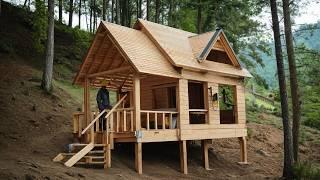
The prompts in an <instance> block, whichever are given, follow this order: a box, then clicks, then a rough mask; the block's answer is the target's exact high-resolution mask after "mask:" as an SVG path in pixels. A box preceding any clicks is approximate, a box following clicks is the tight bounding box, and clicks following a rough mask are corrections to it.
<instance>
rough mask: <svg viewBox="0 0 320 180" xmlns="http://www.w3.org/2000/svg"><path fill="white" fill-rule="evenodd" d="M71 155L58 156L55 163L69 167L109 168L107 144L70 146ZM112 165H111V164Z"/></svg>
mask: <svg viewBox="0 0 320 180" xmlns="http://www.w3.org/2000/svg"><path fill="white" fill-rule="evenodd" d="M69 146H70V147H71V149H70V151H71V152H69V153H60V154H58V155H57V156H56V157H55V158H54V159H53V161H54V162H62V163H64V165H66V166H67V167H71V166H73V165H103V167H108V161H109V159H110V158H109V157H108V152H107V151H108V150H107V145H105V144H92V143H90V144H70V145H69ZM109 164H110V163H109Z"/></svg>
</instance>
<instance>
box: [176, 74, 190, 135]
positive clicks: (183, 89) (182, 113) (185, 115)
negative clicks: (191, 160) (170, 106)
mask: <svg viewBox="0 0 320 180" xmlns="http://www.w3.org/2000/svg"><path fill="white" fill-rule="evenodd" d="M176 93H177V105H178V112H179V119H178V122H177V123H178V128H179V129H180V139H181V138H182V136H183V135H182V134H183V132H182V131H183V126H185V125H189V96H188V80H186V79H179V84H178V87H177V92H176Z"/></svg>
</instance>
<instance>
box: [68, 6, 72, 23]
mask: <svg viewBox="0 0 320 180" xmlns="http://www.w3.org/2000/svg"><path fill="white" fill-rule="evenodd" d="M72 17H73V0H70V1H69V23H68V26H69V27H72Z"/></svg>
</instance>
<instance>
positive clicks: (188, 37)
mask: <svg viewBox="0 0 320 180" xmlns="http://www.w3.org/2000/svg"><path fill="white" fill-rule="evenodd" d="M214 32H215V31H208V32H205V33H201V34H196V35H193V36H189V37H188V38H193V37H197V36H201V35H205V34H209V33H214Z"/></svg>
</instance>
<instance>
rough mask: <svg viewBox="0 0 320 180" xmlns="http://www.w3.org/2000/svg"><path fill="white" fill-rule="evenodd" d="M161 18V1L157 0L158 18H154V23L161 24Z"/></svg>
mask: <svg viewBox="0 0 320 180" xmlns="http://www.w3.org/2000/svg"><path fill="white" fill-rule="evenodd" d="M159 16H160V0H156V16H155V17H154V22H155V23H159Z"/></svg>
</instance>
